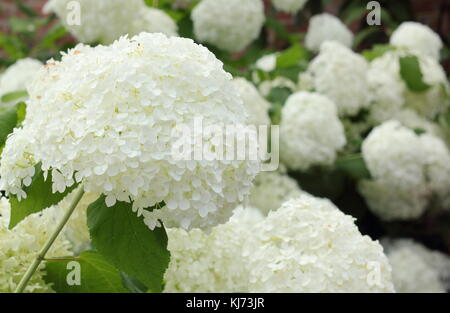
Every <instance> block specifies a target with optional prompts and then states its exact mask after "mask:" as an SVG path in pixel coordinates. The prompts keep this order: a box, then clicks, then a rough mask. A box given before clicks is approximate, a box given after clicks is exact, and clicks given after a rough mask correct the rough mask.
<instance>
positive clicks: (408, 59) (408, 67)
mask: <svg viewBox="0 0 450 313" xmlns="http://www.w3.org/2000/svg"><path fill="white" fill-rule="evenodd" d="M400 76H401V77H402V79H403V80H404V81H405V83H406V85H407V86H408V88H409V90H411V91H413V92H424V91H426V90H428V89H429V88H430V87H431V86H430V85H428V84H427V83H425V82H424V81H423V74H422V71H421V69H420V63H419V59H418V58H417V56H414V55H411V56H405V57H401V58H400Z"/></svg>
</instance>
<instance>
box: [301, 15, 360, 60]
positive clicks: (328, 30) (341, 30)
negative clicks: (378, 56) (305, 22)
mask: <svg viewBox="0 0 450 313" xmlns="http://www.w3.org/2000/svg"><path fill="white" fill-rule="evenodd" d="M326 41H338V42H340V43H341V44H342V45H344V46H346V47H347V48H351V47H352V44H353V33H352V32H351V31H350V30H349V29H348V28H347V26H345V24H344V23H342V22H341V21H340V20H339V19H338V18H337V17H335V16H333V15H331V14H328V13H323V14H318V15H315V16H313V17H312V18H311V19H310V20H309V28H308V32H307V33H306V37H305V45H306V47H307V48H308V49H310V50H312V51H316V52H317V51H319V49H320V46H321V45H322V43H324V42H326Z"/></svg>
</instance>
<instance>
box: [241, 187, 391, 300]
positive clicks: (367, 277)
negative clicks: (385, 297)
mask: <svg viewBox="0 0 450 313" xmlns="http://www.w3.org/2000/svg"><path fill="white" fill-rule="evenodd" d="M253 233H254V234H255V239H256V241H251V242H250V244H249V246H248V250H247V251H246V253H247V255H248V258H249V260H248V266H249V268H250V271H251V274H250V290H252V291H254V292H269V293H270V292H392V291H393V285H392V283H391V267H390V265H389V263H388V260H387V258H386V256H385V255H384V253H383V248H382V247H381V245H380V244H379V243H378V242H374V241H372V240H371V239H370V237H368V236H362V235H361V233H360V232H359V230H358V228H357V227H356V225H355V224H354V219H353V218H352V217H350V216H347V215H345V214H343V213H342V212H341V211H340V210H339V209H337V208H336V207H335V206H334V205H333V204H332V203H331V202H330V201H328V200H326V199H318V198H314V197H311V196H309V195H303V196H301V197H300V198H297V199H292V200H290V201H288V202H286V203H285V204H283V205H282V206H281V208H280V209H278V210H277V211H274V212H271V213H269V216H268V217H267V219H266V220H265V221H264V222H263V223H260V224H258V225H257V226H256V227H255V229H254V230H253ZM251 246H256V247H257V249H252V248H251ZM375 271H376V274H377V275H374V274H375Z"/></svg>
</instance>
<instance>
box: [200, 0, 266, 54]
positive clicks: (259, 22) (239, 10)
mask: <svg viewBox="0 0 450 313" xmlns="http://www.w3.org/2000/svg"><path fill="white" fill-rule="evenodd" d="M191 17H192V21H193V23H194V34H195V38H197V40H198V41H200V42H206V43H210V44H212V45H214V46H217V47H218V48H220V49H223V50H225V51H228V52H238V51H241V50H243V49H244V48H246V47H247V46H248V45H249V44H250V43H251V42H252V41H253V40H255V39H256V38H257V37H258V35H259V33H260V31H261V28H262V26H263V24H264V20H265V15H264V4H263V2H262V1H261V0H245V1H242V0H203V1H201V2H200V3H199V4H198V5H197V6H196V7H195V9H194V10H193V11H192V15H191Z"/></svg>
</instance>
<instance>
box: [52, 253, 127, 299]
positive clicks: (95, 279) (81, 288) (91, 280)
mask: <svg viewBox="0 0 450 313" xmlns="http://www.w3.org/2000/svg"><path fill="white" fill-rule="evenodd" d="M70 262H78V264H79V269H80V278H81V279H80V284H79V285H76V284H75V285H73V286H70V285H69V284H68V279H67V278H71V275H70V274H71V272H72V271H74V270H77V269H76V268H74V267H71V266H70V265H71V264H69V263H70ZM68 265H69V266H68ZM68 275H69V277H68ZM44 279H45V281H46V282H47V283H52V284H53V286H52V288H53V289H54V290H55V291H56V292H59V293H128V292H129V291H128V289H126V288H125V287H124V286H123V285H122V278H121V276H120V273H119V271H118V270H117V269H116V268H115V267H114V266H113V265H111V264H110V263H108V261H106V260H105V258H104V257H103V256H102V255H100V254H99V253H97V252H92V251H87V252H83V253H82V254H81V255H80V256H79V257H77V258H74V259H70V258H68V259H54V260H48V261H46V275H45V276H44Z"/></svg>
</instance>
